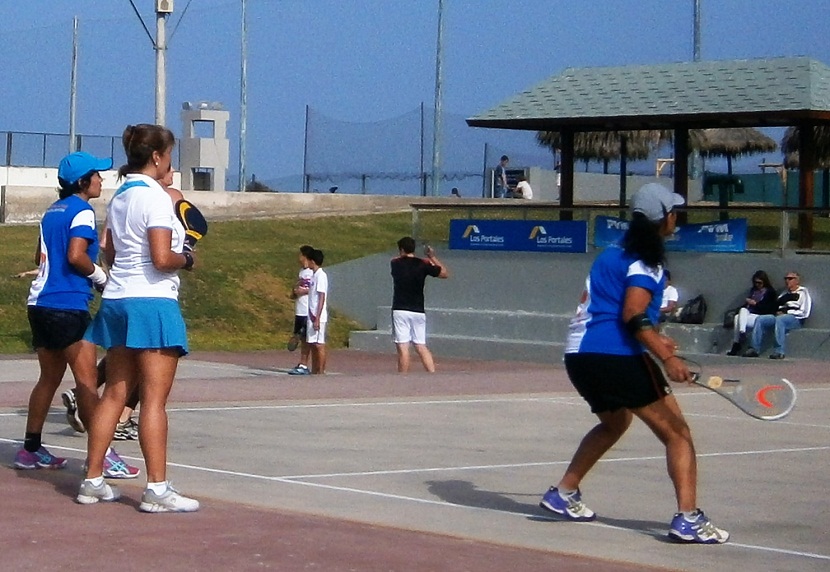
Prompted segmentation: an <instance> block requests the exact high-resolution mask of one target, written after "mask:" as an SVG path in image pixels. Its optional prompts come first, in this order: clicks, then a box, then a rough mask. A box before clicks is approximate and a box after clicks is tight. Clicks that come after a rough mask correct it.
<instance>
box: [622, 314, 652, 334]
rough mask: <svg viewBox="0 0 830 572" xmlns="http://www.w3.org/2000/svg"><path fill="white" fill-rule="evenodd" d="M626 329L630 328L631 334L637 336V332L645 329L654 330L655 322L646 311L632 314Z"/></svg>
mask: <svg viewBox="0 0 830 572" xmlns="http://www.w3.org/2000/svg"><path fill="white" fill-rule="evenodd" d="M625 329H626V330H628V333H629V334H631V335H632V336H635V335H637V332H642V331H643V330H653V329H654V324H653V323H652V322H651V320H650V319H649V317H648V316H647V315H646V314H645V312H641V313H639V314H637V315H636V316H632V317H631V319H630V320H628V321H627V322H626V323H625Z"/></svg>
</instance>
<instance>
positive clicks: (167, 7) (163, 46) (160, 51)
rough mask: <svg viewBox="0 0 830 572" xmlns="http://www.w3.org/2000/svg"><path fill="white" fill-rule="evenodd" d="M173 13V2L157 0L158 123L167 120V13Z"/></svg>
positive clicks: (163, 122) (163, 123)
mask: <svg viewBox="0 0 830 572" xmlns="http://www.w3.org/2000/svg"><path fill="white" fill-rule="evenodd" d="M172 13H173V2H172V1H170V2H163V1H159V0H156V41H155V46H154V47H155V50H156V124H157V125H165V124H166V121H167V104H166V102H167V31H166V29H165V23H166V21H167V15H168V14H172Z"/></svg>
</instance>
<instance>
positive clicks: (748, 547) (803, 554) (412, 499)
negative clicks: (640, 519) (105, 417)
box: [283, 479, 830, 561]
mask: <svg viewBox="0 0 830 572" xmlns="http://www.w3.org/2000/svg"><path fill="white" fill-rule="evenodd" d="M283 482H287V483H291V484H295V485H305V486H311V487H317V488H324V489H329V490H334V491H339V492H348V493H356V494H364V495H369V496H376V497H381V498H388V499H393V500H402V501H407V502H416V503H419V504H429V505H438V506H445V507H453V508H460V509H466V510H472V511H484V512H495V513H499V514H507V515H510V516H520V517H522V518H533V519H538V520H547V521H552V522H559V521H560V519H556V518H551V517H547V516H544V515H539V514H537V513H522V512H512V511H508V510H500V509H497V508H487V507H481V506H469V505H462V504H454V503H449V502H446V501H436V500H431V499H421V498H417V497H408V496H403V495H394V494H390V493H380V492H376V491H367V490H363V489H355V488H352V487H338V486H333V485H323V484H322V483H307V482H303V481H292V480H289V479H283ZM600 518H601V517H600ZM580 525H584V526H594V527H597V528H604V529H607V530H619V531H624V532H634V533H636V534H643V535H646V536H652V537H657V538H663V537H664V536H665V533H664V532H662V531H661V532H657V531H649V530H643V529H639V528H628V527H625V526H618V525H613V524H605V523H602V522H596V521H594V522H582V523H580ZM723 546H731V547H733V548H744V549H746V550H757V551H759V552H773V553H776V554H786V555H788V556H800V557H802V558H812V559H814V560H828V561H830V556H828V555H826V554H817V553H815V552H801V551H798V550H789V549H787V548H774V547H771V546H758V545H755V544H744V543H740V542H727V543H726V544H724V545H723Z"/></svg>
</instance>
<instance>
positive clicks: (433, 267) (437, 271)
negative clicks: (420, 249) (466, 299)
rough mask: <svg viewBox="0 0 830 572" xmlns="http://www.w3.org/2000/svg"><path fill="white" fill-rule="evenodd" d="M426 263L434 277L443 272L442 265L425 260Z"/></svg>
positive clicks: (428, 271)
mask: <svg viewBox="0 0 830 572" xmlns="http://www.w3.org/2000/svg"><path fill="white" fill-rule="evenodd" d="M424 265H425V266H426V268H427V274H428V275H430V276H432V277H433V278H438V275H439V274H441V267H440V266H438V265H437V264H432V263H431V262H427V261H426V260H424Z"/></svg>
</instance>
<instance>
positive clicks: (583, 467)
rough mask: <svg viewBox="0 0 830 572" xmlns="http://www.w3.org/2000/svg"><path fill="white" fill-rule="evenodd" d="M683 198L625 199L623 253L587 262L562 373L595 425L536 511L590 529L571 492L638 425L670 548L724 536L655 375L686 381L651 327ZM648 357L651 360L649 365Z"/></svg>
mask: <svg viewBox="0 0 830 572" xmlns="http://www.w3.org/2000/svg"><path fill="white" fill-rule="evenodd" d="M683 202H684V200H683V197H681V196H680V195H677V194H675V193H673V192H671V191H670V190H669V189H667V188H666V187H664V186H662V185H659V184H657V183H650V184H647V185H644V186H643V187H642V188H641V189H640V190H639V191H637V192H636V193H634V195H632V197H631V210H632V211H633V212H632V215H631V221H630V223H629V227H628V230H627V231H626V233H625V236H624V238H623V240H622V241H621V244H619V245H613V246H611V247H609V248H607V249H605V250H604V251H603V252H602V253H601V254H600V255H599V256H598V257H597V259H596V260H595V261H594V264H593V265H592V267H591V271H590V274H589V275H588V279H587V280H586V285H585V290H584V291H583V293H582V297H581V299H580V303H579V307H578V308H577V313H576V316H575V317H574V318H573V319H572V320H571V324H570V328H569V333H568V341H567V344H566V346H565V368H566V370H567V372H568V377H569V378H570V379H571V383H573V385H574V387H575V388H576V389H577V391H578V392H579V394H580V395H581V396H582V397H583V399H585V401H587V402H588V404H589V405H590V406H591V412H592V413H594V414H595V415H596V416H597V417H598V418H599V424H598V425H596V426H595V427H594V428H593V429H591V430H590V431H589V432H588V433H587V434H586V435H585V437H584V438H583V439H582V442H581V443H580V444H579V447H578V448H577V450H576V453H574V456H573V459H572V460H571V463H570V465H569V466H568V468H567V470H566V471H565V474H564V475H563V476H562V479H561V480H560V481H559V483H558V484H557V485H556V486H553V487H551V488H550V489H549V490H548V492H547V493H545V495H544V496H543V497H542V501H541V502H540V506H541V507H542V508H544V509H546V510H549V511H551V512H554V513H556V514H559V515H561V516H563V517H565V518H567V519H569V520H575V521H590V520H594V519H595V518H596V515H595V514H594V511H592V510H591V509H589V508H588V507H587V506H585V503H583V502H582V495H581V492H580V490H579V485H580V483H581V481H582V479H583V478H584V477H585V475H586V474H587V473H588V471H590V470H591V468H592V467H593V466H594V465H595V464H596V463H597V461H599V460H600V459H601V458H602V456H603V455H604V454H605V453H606V452H607V451H608V450H609V449H611V447H613V446H614V445H615V444H616V443H617V441H618V440H619V439H620V438H621V437H622V436H623V435H624V434H625V432H626V431H627V430H628V427H629V426H630V425H631V421H632V418H633V417H634V416H635V415H636V416H637V417H639V418H640V419H641V420H642V421H643V422H644V423H645V424H646V425H647V426H648V428H649V429H651V431H652V432H653V433H654V435H655V436H656V437H657V438H658V439H660V441H661V442H662V443H663V444H664V446H665V448H666V464H667V465H668V472H669V477H670V478H671V481H672V484H673V485H674V490H675V497H676V501H677V512H676V513H675V515H674V518H673V519H672V522H671V524H670V528H669V538H671V539H672V540H675V541H678V542H695V543H702V544H720V543H723V542H726V541H727V539H728V538H729V533H728V532H726V531H725V530H721V529H719V528H717V527H715V526H714V525H713V524H712V523H711V522H710V521H709V519H708V518H706V516H705V515H704V514H703V511H701V510H700V509H698V508H697V461H696V456H695V447H694V442H693V440H692V433H691V430H690V429H689V426H688V424H687V423H686V420H685V419H684V417H683V413H682V411H681V410H680V405H679V404H678V403H677V399H676V398H675V397H674V395H672V391H671V388H670V387H669V384H668V383H667V381H666V378H665V377H664V375H663V372H662V371H661V368H660V366H659V365H658V364H657V362H656V360H655V359H654V358H656V359H657V360H659V361H660V362H661V363H662V366H663V369H665V372H666V374H667V375H668V377H669V378H670V379H671V380H672V381H674V382H684V381H685V382H688V381H691V374H690V372H689V369H688V367H686V364H685V362H683V360H681V359H679V358H678V357H677V355H675V353H674V352H675V349H676V347H677V346H676V345H675V343H674V342H673V341H672V340H671V339H670V338H667V337H666V336H663V335H662V334H660V332H659V331H658V329H657V324H658V320H659V316H660V303H661V301H662V297H663V289H664V287H665V283H666V277H665V245H664V239H665V237H667V236H671V234H672V233H673V232H674V230H675V224H676V217H677V214H676V213H675V211H674V208H675V207H676V206H679V205H682V204H683ZM652 356H653V357H652Z"/></svg>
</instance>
